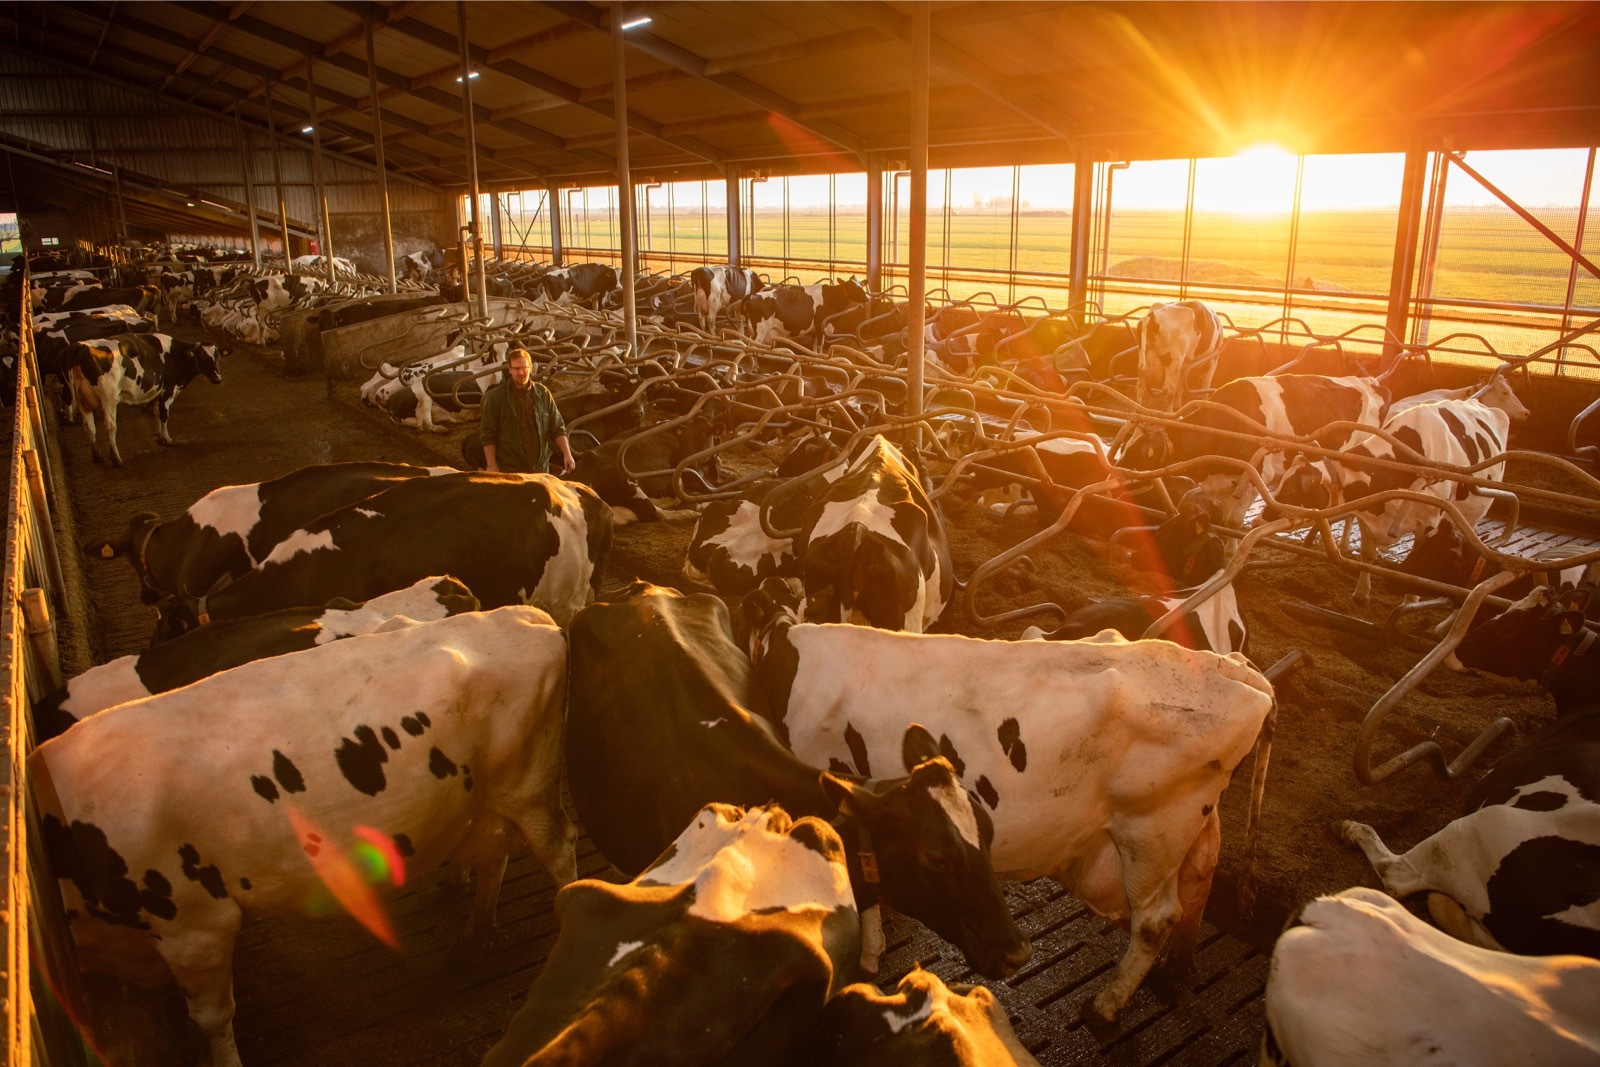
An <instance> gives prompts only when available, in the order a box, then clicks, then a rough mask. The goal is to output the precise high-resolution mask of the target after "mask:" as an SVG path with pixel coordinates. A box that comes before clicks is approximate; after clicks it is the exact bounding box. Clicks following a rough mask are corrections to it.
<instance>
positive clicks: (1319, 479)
mask: <svg viewBox="0 0 1600 1067" xmlns="http://www.w3.org/2000/svg"><path fill="white" fill-rule="evenodd" d="M1272 495H1273V497H1274V498H1275V499H1276V500H1277V501H1278V503H1280V504H1288V505H1290V506H1292V507H1297V508H1305V509H1306V510H1308V511H1322V510H1323V509H1325V508H1330V507H1332V506H1333V505H1334V504H1337V503H1339V502H1340V501H1341V500H1343V499H1344V496H1343V493H1342V492H1341V486H1340V484H1339V480H1338V479H1337V478H1335V477H1334V476H1333V474H1332V473H1330V471H1329V469H1328V464H1326V463H1322V462H1318V461H1316V460H1313V459H1310V458H1308V457H1306V456H1296V457H1295V459H1294V461H1293V462H1292V463H1290V464H1289V468H1288V470H1286V471H1285V472H1284V475H1283V478H1282V479H1281V480H1280V481H1279V482H1278V487H1277V488H1276V489H1274V490H1273V492H1272ZM1358 495H1359V494H1358ZM1277 514H1278V511H1277V509H1276V508H1271V509H1267V510H1263V511H1262V513H1261V517H1262V518H1263V519H1264V520H1270V519H1272V518H1275V517H1276V516H1277Z"/></svg>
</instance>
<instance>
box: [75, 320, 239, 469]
mask: <svg viewBox="0 0 1600 1067" xmlns="http://www.w3.org/2000/svg"><path fill="white" fill-rule="evenodd" d="M226 354H227V350H226V349H222V348H219V347H217V346H216V345H213V344H202V343H200V342H198V341H178V340H175V339H173V338H172V337H170V336H168V335H167V334H164V333H147V334H123V335H121V336H119V337H111V338H107V339H104V340H97V341H81V342H79V343H78V344H77V345H75V346H73V348H72V349H71V351H69V352H68V353H67V358H66V362H67V367H68V374H69V376H70V380H71V383H72V395H73V399H74V400H75V401H76V403H77V406H78V410H79V411H81V412H82V413H83V426H84V429H85V431H87V432H88V434H89V455H90V456H91V457H92V458H93V459H94V461H95V462H96V463H103V462H106V461H107V460H109V461H110V463H111V464H112V465H113V466H117V467H120V466H122V452H121V450H120V449H119V448H118V447H117V407H118V405H121V404H150V403H154V405H155V413H156V442H157V443H158V444H163V445H170V444H172V435H171V434H170V433H168V432H167V420H168V418H169V417H170V416H171V414H172V403H173V401H175V400H177V398H178V394H179V393H181V392H182V391H183V390H184V388H185V387H186V386H187V385H188V384H189V383H190V382H192V381H194V380H195V378H197V377H199V376H201V375H204V376H205V378H206V380H207V381H210V382H211V383H212V384H214V385H221V384H222V357H223V356H224V355H226ZM96 415H99V416H101V417H102V418H104V419H105V424H106V459H101V457H100V450H99V447H98V445H99V442H98V440H97V434H96V433H95V416H96Z"/></svg>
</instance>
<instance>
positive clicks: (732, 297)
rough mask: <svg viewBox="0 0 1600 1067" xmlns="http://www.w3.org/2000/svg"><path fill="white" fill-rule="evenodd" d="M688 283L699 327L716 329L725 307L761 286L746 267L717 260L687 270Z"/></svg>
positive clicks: (754, 275)
mask: <svg viewBox="0 0 1600 1067" xmlns="http://www.w3.org/2000/svg"><path fill="white" fill-rule="evenodd" d="M689 284H690V285H691V286H692V287H693V288H694V310H695V313H696V314H697V315H699V316H700V328H701V329H702V330H715V329H716V328H717V320H718V319H720V318H721V317H722V311H723V309H724V308H726V307H728V306H729V305H730V304H736V303H738V302H739V301H741V300H743V299H744V298H745V297H747V296H750V295H752V294H753V293H759V292H761V289H762V281H761V278H760V276H759V275H757V274H756V272H755V271H753V270H751V269H750V268H749V267H734V266H728V265H723V264H720V263H719V264H717V265H716V266H712V267H696V268H695V269H694V270H692V271H690V272H689Z"/></svg>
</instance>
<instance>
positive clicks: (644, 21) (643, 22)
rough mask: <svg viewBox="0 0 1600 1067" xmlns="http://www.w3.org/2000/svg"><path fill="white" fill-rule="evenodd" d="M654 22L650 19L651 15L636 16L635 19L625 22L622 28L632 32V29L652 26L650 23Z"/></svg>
mask: <svg viewBox="0 0 1600 1067" xmlns="http://www.w3.org/2000/svg"><path fill="white" fill-rule="evenodd" d="M652 21H653V20H652V19H651V18H650V16H649V15H636V16H634V17H633V18H631V19H629V20H628V21H627V22H624V23H623V24H622V28H623V29H625V30H631V29H635V28H637V27H639V26H648V25H650V23H651V22H652Z"/></svg>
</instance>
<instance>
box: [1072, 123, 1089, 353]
mask: <svg viewBox="0 0 1600 1067" xmlns="http://www.w3.org/2000/svg"><path fill="white" fill-rule="evenodd" d="M1093 228H1094V164H1093V163H1092V162H1090V161H1089V159H1088V157H1087V156H1084V155H1081V154H1080V155H1079V156H1078V157H1077V158H1076V159H1074V160H1073V161H1072V244H1071V251H1070V253H1069V255H1068V266H1067V273H1068V274H1069V275H1070V277H1069V279H1068V280H1067V310H1068V311H1070V312H1071V313H1072V314H1073V315H1074V316H1075V317H1076V318H1077V320H1078V325H1079V326H1080V327H1081V326H1084V325H1086V320H1087V319H1088V316H1089V233H1090V231H1091V230H1092V229H1093Z"/></svg>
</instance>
